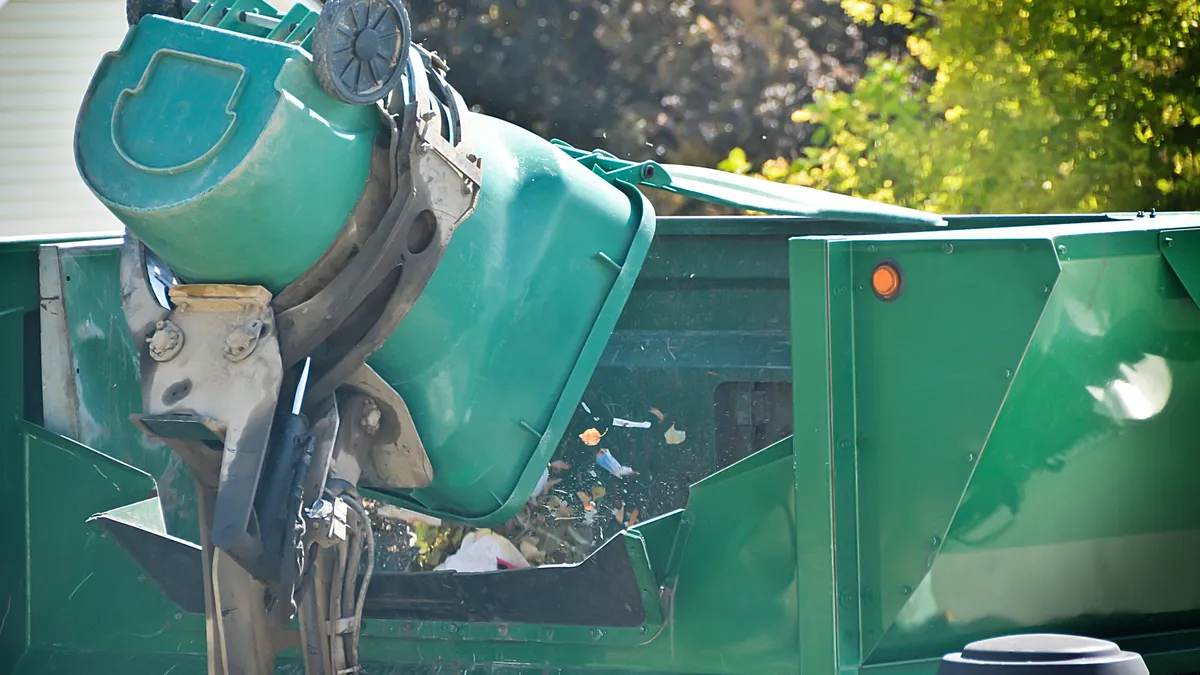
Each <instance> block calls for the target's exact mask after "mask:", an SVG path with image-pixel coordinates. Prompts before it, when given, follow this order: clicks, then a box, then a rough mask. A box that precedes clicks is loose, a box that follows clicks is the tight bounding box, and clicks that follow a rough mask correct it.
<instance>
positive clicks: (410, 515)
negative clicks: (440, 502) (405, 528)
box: [375, 504, 442, 527]
mask: <svg viewBox="0 0 1200 675" xmlns="http://www.w3.org/2000/svg"><path fill="white" fill-rule="evenodd" d="M375 513H377V514H379V517H381V518H387V519H389V520H402V521H404V522H406V523H425V524H426V525H429V526H432V527H441V526H442V519H441V518H434V517H433V516H427V515H425V514H424V513H417V512H416V511H410V510H409V509H402V508H400V507H399V506H392V505H391V504H380V505H379V507H378V508H376V509H375Z"/></svg>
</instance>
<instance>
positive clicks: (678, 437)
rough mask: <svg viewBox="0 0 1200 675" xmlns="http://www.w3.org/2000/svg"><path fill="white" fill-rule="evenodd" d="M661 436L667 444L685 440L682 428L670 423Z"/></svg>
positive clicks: (685, 434)
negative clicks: (669, 426)
mask: <svg viewBox="0 0 1200 675" xmlns="http://www.w3.org/2000/svg"><path fill="white" fill-rule="evenodd" d="M663 438H665V439H666V440H667V445H679V444H680V443H682V442H684V441H686V440H687V432H686V431H683V430H682V429H676V428H675V425H674V424H672V425H671V428H670V429H667V431H666V433H664V434H663Z"/></svg>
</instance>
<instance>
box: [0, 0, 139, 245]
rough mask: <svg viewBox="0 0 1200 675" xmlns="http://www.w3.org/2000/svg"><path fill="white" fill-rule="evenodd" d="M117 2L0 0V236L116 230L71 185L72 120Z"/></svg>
mask: <svg viewBox="0 0 1200 675" xmlns="http://www.w3.org/2000/svg"><path fill="white" fill-rule="evenodd" d="M125 30H126V25H125V3H124V2H123V0H122V1H119V2H114V1H113V0H8V2H7V3H5V2H4V0H0V237H4V236H13V235H42V234H59V233H63V234H65V233H75V232H81V233H82V232H101V231H107V232H111V231H114V230H119V229H121V224H120V222H118V221H117V219H116V218H114V217H113V216H112V214H110V213H109V212H108V211H107V210H105V208H104V207H103V206H101V205H100V203H99V202H98V201H97V200H96V198H95V197H94V196H93V195H92V193H91V192H90V191H89V190H88V189H87V186H85V185H84V184H83V181H82V180H81V179H80V178H79V173H78V171H77V170H76V169H75V154H74V150H73V148H72V140H73V135H74V130H75V115H76V112H77V111H78V110H79V103H80V101H81V99H82V98H83V92H84V90H85V89H86V88H87V85H88V81H89V80H91V77H92V73H93V72H94V71H95V69H96V65H97V64H98V63H99V61H100V57H101V56H103V55H104V53H105V52H108V51H113V50H115V49H116V48H117V47H118V46H120V44H121V39H122V38H123V37H124V35H125Z"/></svg>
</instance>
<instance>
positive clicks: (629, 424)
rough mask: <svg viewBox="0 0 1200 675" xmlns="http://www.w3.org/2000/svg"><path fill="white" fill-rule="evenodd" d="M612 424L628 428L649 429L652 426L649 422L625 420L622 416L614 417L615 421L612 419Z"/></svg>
mask: <svg viewBox="0 0 1200 675" xmlns="http://www.w3.org/2000/svg"><path fill="white" fill-rule="evenodd" d="M612 425H613V426H614V427H625V428H627V429H649V428H650V423H649V422H633V421H630V420H623V419H621V418H620V417H614V418H613V421H612Z"/></svg>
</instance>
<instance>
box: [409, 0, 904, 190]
mask: <svg viewBox="0 0 1200 675" xmlns="http://www.w3.org/2000/svg"><path fill="white" fill-rule="evenodd" d="M408 7H409V11H410V13H411V15H412V20H413V29H414V33H415V35H416V36H417V39H418V40H420V41H422V42H423V43H424V44H425V45H426V46H427V47H429V48H430V49H434V50H436V51H438V52H439V53H440V54H442V55H444V56H445V57H446V60H447V62H448V63H449V65H450V68H451V76H450V77H451V80H452V82H453V83H454V86H455V88H457V89H458V90H459V92H460V93H461V94H462V95H463V98H464V99H465V100H466V101H467V102H468V103H471V104H477V105H478V107H479V108H480V109H482V110H483V111H485V112H487V113H488V114H491V115H494V116H497V117H502V118H506V119H508V120H510V121H512V122H514V123H516V124H519V125H521V126H523V127H525V128H527V129H531V130H533V131H535V132H537V133H538V134H541V135H543V136H547V137H551V138H555V137H556V138H561V139H563V140H565V141H567V142H569V143H571V144H572V145H575V146H576V147H581V148H586V149H592V148H596V147H602V148H604V149H606V150H608V151H609V152H612V153H613V154H615V155H618V156H621V157H626V158H630V159H637V160H641V159H658V160H661V161H668V162H682V163H691V164H698V165H701V166H715V165H716V164H717V163H718V162H719V161H720V160H721V159H722V158H724V157H725V156H726V155H727V154H728V153H729V151H730V150H731V149H732V148H734V147H741V148H744V149H745V151H746V152H748V153H750V154H751V155H752V156H759V157H763V158H766V157H774V156H777V155H787V156H790V155H795V154H798V153H800V152H801V151H802V150H803V148H804V147H805V146H806V145H808V142H809V135H810V134H811V132H812V129H813V127H812V125H810V124H806V123H804V122H800V121H794V120H793V118H792V113H793V112H794V111H795V110H796V109H797V108H799V107H800V106H802V105H804V104H806V103H808V102H810V101H811V100H812V95H813V92H815V91H817V90H826V91H836V90H840V89H846V88H848V87H849V86H851V85H852V84H853V83H854V82H855V81H857V80H858V78H859V77H860V76H861V74H862V72H863V71H864V68H865V64H866V59H867V58H868V57H869V56H870V55H871V54H875V53H887V54H892V55H893V56H898V55H900V54H901V53H902V52H903V51H904V49H905V38H906V36H907V34H908V29H907V28H906V27H905V26H902V25H898V24H885V23H879V22H875V23H871V24H866V23H858V22H855V21H852V20H851V19H850V18H848V17H847V16H846V15H845V13H844V12H843V11H842V10H841V8H840V7H839V6H838V5H836V4H829V3H828V2H826V1H825V0H669V1H668V0H410V2H408Z"/></svg>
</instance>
